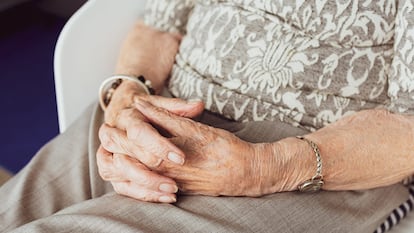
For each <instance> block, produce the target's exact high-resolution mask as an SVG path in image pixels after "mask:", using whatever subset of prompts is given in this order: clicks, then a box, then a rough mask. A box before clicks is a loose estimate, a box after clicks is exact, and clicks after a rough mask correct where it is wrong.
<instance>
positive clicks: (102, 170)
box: [96, 145, 126, 181]
mask: <svg viewBox="0 0 414 233" xmlns="http://www.w3.org/2000/svg"><path fill="white" fill-rule="evenodd" d="M96 163H97V166H98V173H99V175H100V176H101V177H102V179H103V180H106V181H125V180H126V179H122V177H121V175H120V174H119V173H118V172H117V170H116V169H115V166H114V161H113V156H112V153H110V152H109V151H107V150H105V149H104V148H103V147H102V145H101V146H99V148H98V151H97V152H96Z"/></svg>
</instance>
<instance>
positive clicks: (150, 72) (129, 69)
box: [115, 63, 166, 93]
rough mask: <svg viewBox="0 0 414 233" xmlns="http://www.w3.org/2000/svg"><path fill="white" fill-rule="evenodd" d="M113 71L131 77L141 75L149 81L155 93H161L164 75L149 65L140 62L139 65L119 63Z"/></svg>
mask: <svg viewBox="0 0 414 233" xmlns="http://www.w3.org/2000/svg"><path fill="white" fill-rule="evenodd" d="M115 73H116V74H121V75H126V76H133V77H138V76H141V75H142V76H144V77H145V79H147V80H149V81H151V83H152V86H153V88H154V90H155V92H156V93H161V91H162V89H163V88H164V85H165V80H166V77H162V76H161V75H160V74H158V73H157V72H156V70H154V69H152V68H151V66H150V65H145V64H144V63H141V65H140V66H128V65H123V64H121V63H119V64H118V65H117V68H116V69H115Z"/></svg>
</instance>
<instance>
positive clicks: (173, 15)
mask: <svg viewBox="0 0 414 233" xmlns="http://www.w3.org/2000/svg"><path fill="white" fill-rule="evenodd" d="M148 9H149V11H148V13H147V15H146V22H147V23H149V24H151V25H153V26H156V27H158V28H160V29H162V30H168V31H179V32H181V33H186V36H185V37H184V38H183V41H182V43H181V46H180V52H179V54H178V55H177V59H176V60H177V63H176V65H175V66H174V69H173V73H172V77H171V80H170V83H169V88H170V90H171V91H172V93H173V94H174V95H175V96H177V97H181V98H195V97H197V98H202V99H203V100H204V101H205V102H206V108H207V109H208V110H210V111H213V112H217V113H219V114H222V115H224V116H226V117H228V118H231V119H234V120H237V121H260V120H275V119H280V120H282V121H285V122H288V123H291V124H293V125H297V126H301V127H305V128H308V129H311V130H315V129H318V128H320V127H323V126H324V125H326V124H328V123H331V122H334V121H336V120H338V119H340V118H342V117H344V116H346V115H348V114H351V113H353V112H355V111H359V110H362V109H369V108H376V107H388V108H389V109H390V110H392V111H397V112H406V113H411V114H412V113H414V63H413V59H414V0H400V1H395V0H380V1H374V0H364V1H358V0H333V1H327V0H315V1H305V0H296V1H285V0H204V1H201V0H200V1H195V0H194V1H191V0H185V1H178V0H176V1H168V0H158V1H151V4H149V8H148ZM187 20H188V23H187Z"/></svg>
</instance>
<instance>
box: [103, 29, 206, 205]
mask: <svg viewBox="0 0 414 233" xmlns="http://www.w3.org/2000/svg"><path fill="white" fill-rule="evenodd" d="M179 41H180V36H179V35H178V34H171V33H167V32H161V31H159V30H156V29H154V28H151V27H149V26H146V25H144V24H143V23H141V22H139V23H138V24H137V25H136V26H135V27H134V28H133V29H132V30H131V32H130V33H129V34H128V36H127V38H126V40H125V42H124V44H123V47H122V49H121V51H120V55H119V59H118V63H117V66H116V73H117V74H122V75H130V76H136V77H137V76H140V75H143V76H144V77H145V78H146V79H148V80H150V81H151V82H152V84H153V87H154V89H155V91H156V93H160V92H161V90H162V88H163V87H164V85H165V82H166V80H167V78H168V76H169V72H170V71H171V68H172V65H173V63H174V59H175V55H176V53H177V50H178V46H179ZM138 99H143V100H146V101H149V102H151V103H152V104H154V105H155V106H158V107H160V108H165V109H168V110H169V111H171V112H174V113H175V114H178V115H180V116H185V117H194V116H196V115H198V114H200V112H201V111H202V110H203V109H204V107H203V104H202V103H201V102H199V101H195V102H187V101H184V100H180V99H174V98H164V97H161V96H156V95H153V96H151V95H147V94H146V92H145V91H144V90H143V88H142V87H141V86H140V85H138V84H136V83H135V82H131V81H128V80H126V81H123V82H122V83H121V85H120V86H119V87H118V88H117V89H116V91H115V92H114V94H113V96H112V99H111V101H110V103H109V105H108V106H107V108H106V110H105V123H104V124H103V125H102V126H101V128H100V130H99V138H100V141H101V143H102V145H101V147H100V148H99V150H98V152H97V165H98V169H99V173H100V175H101V177H102V178H103V179H104V180H107V181H110V182H111V183H112V185H113V187H114V189H115V190H116V191H117V192H118V193H120V194H124V195H128V196H132V197H134V198H136V199H140V200H145V201H153V202H174V201H175V192H176V191H177V187H176V183H175V181H174V180H173V179H171V178H168V177H163V176H161V175H159V174H156V173H155V172H152V171H151V170H150V168H152V167H156V166H158V165H159V164H160V162H161V161H162V160H164V159H165V160H169V161H171V162H173V163H176V164H182V163H183V162H184V159H185V154H184V152H182V150H181V149H180V148H178V147H177V146H175V145H174V144H173V143H171V142H169V141H168V140H167V139H166V138H164V137H162V136H161V135H160V134H159V132H158V131H157V129H155V128H154V127H153V126H152V125H151V124H150V123H149V122H148V121H147V119H146V118H145V117H144V116H143V115H142V114H141V113H140V112H139V111H138V110H137V109H136V108H133V107H132V104H133V103H134V102H135V101H137V100H138ZM108 132H114V133H111V134H109V133H108ZM126 154H127V155H129V156H131V157H133V158H134V159H135V161H136V163H135V165H136V168H135V173H133V175H134V177H131V176H130V174H131V172H130V171H129V170H127V169H125V168H123V167H122V166H121V167H119V166H117V165H118V163H117V158H118V157H120V156H123V155H126ZM131 187H132V188H131Z"/></svg>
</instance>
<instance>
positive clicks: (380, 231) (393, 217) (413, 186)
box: [374, 177, 414, 233]
mask: <svg viewBox="0 0 414 233" xmlns="http://www.w3.org/2000/svg"><path fill="white" fill-rule="evenodd" d="M407 186H408V190H409V193H410V195H409V197H408V199H407V201H405V202H404V203H402V204H401V205H400V206H398V207H397V208H395V209H394V210H393V211H392V212H391V214H390V215H389V216H388V217H387V219H386V220H385V221H384V222H383V223H382V224H381V225H380V226H379V227H378V228H377V229H376V230H375V231H374V233H384V232H387V231H389V230H390V229H391V228H392V227H393V226H395V225H397V224H398V223H399V222H400V221H401V219H403V218H405V217H406V216H407V214H408V213H409V212H410V211H412V209H413V205H414V180H413V179H412V177H410V182H409V183H408V184H407Z"/></svg>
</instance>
